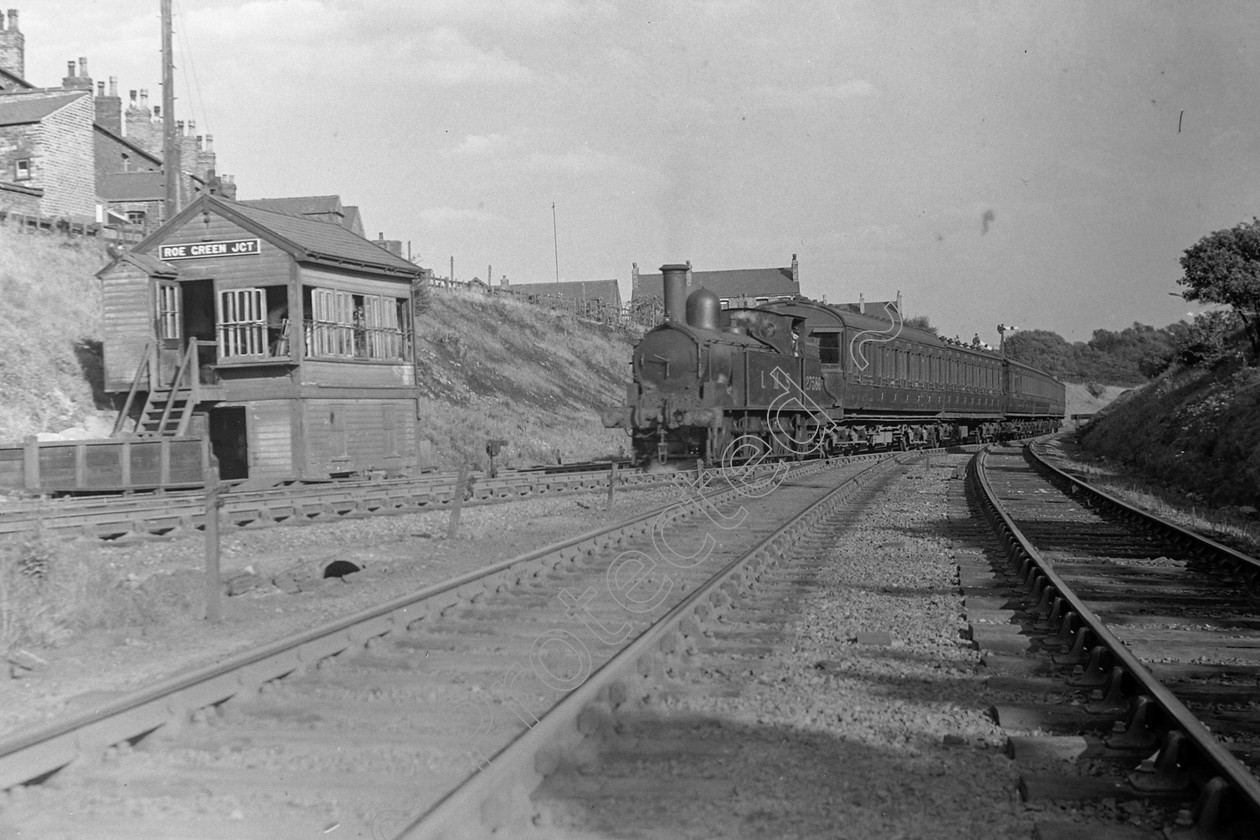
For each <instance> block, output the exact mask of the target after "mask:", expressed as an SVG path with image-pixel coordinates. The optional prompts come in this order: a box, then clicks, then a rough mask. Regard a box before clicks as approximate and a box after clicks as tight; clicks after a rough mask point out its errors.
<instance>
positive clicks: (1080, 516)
mask: <svg viewBox="0 0 1260 840" xmlns="http://www.w3.org/2000/svg"><path fill="white" fill-rule="evenodd" d="M1052 462H1053V457H1051V455H1049V454H1047V450H1046V448H1045V447H1044V446H1034V447H1031V448H1029V449H1028V450H1027V451H1025V450H1021V449H1017V448H1014V447H998V448H994V449H992V450H991V451H989V452H986V453H984V454H982V455H981V456H979V457H978V459H977V461H976V463H975V467H976V468H975V470H974V472H973V473H972V476H971V479H972V481H973V485H972V489H973V490H974V493H975V500H976V504H978V505H979V507H980V508H981V509H982V511H983V513H984V515H985V516H986V517H987V518H988V520H989V522H990V523H991V524H992V525H993V527H995V528H996V529H997V532H998V533H999V535H1000V540H1001V542H1002V544H1003V546H1004V553H1006V554H1007V555H1008V558H1009V559H1008V560H1007V561H1006V562H1004V563H999V564H997V565H993V564H991V563H990V561H989V560H987V559H985V557H984V556H982V555H980V554H977V555H976V556H975V558H974V559H973V560H971V561H967V562H964V563H962V564H961V577H962V586H963V590H964V594H965V597H966V603H967V611H968V619H969V621H970V624H971V633H972V638H973V640H974V641H975V643H976V644H977V645H978V646H979V647H980V648H981V649H983V650H984V651H985V658H986V664H987V665H988V666H989V667H990V668H991V669H993V670H994V671H995V673H997V674H998V676H996V677H995V678H993V679H991V680H990V685H991V688H992V689H993V691H994V692H995V696H996V698H997V699H996V702H995V704H994V708H993V714H994V716H995V718H996V719H997V721H998V723H999V724H1000V725H1001V726H1003V727H1004V728H1006V729H1008V730H1010V731H1011V732H1012V733H1015V734H1013V735H1012V737H1011V742H1010V745H1011V747H1010V748H1011V753H1012V755H1013V757H1014V758H1015V760H1016V762H1017V763H1018V764H1019V765H1020V770H1021V786H1020V792H1021V794H1022V796H1023V797H1024V799H1025V800H1027V801H1029V802H1035V803H1047V802H1053V803H1064V802H1075V803H1095V804H1097V803H1110V804H1111V805H1112V806H1114V805H1115V803H1117V802H1122V803H1126V805H1125V807H1126V808H1129V809H1130V812H1135V810H1136V809H1146V812H1147V813H1148V814H1154V816H1155V821H1156V822H1157V823H1160V822H1162V823H1163V824H1164V825H1165V834H1166V836H1168V837H1181V836H1184V837H1238V838H1243V837H1256V836H1258V833H1257V832H1258V831H1260V829H1258V828H1257V826H1260V782H1258V781H1257V777H1256V775H1255V772H1256V770H1257V768H1258V767H1260V703H1258V702H1257V700H1258V697H1260V695H1258V694H1257V683H1258V678H1260V616H1258V615H1257V603H1258V601H1257V598H1256V595H1257V582H1258V581H1260V563H1257V561H1256V560H1255V559H1253V558H1251V557H1248V556H1245V555H1243V554H1241V553H1239V552H1237V551H1234V550H1232V549H1230V548H1227V547H1225V546H1223V545H1220V544H1218V543H1215V542H1213V541H1211V540H1210V539H1207V538H1204V537H1201V536H1198V535H1195V534H1193V533H1190V532H1188V531H1185V530H1183V529H1181V528H1180V527H1178V526H1176V525H1174V524H1172V523H1169V522H1166V521H1164V520H1162V519H1159V518H1158V517H1155V516H1152V515H1150V514H1145V513H1142V512H1140V511H1137V510H1135V509H1133V508H1130V507H1128V506H1127V505H1124V504H1123V503H1121V502H1120V501H1119V500H1117V499H1115V498H1113V497H1110V496H1108V495H1107V494H1105V493H1101V492H1099V491H1096V490H1093V489H1092V488H1089V487H1088V486H1087V485H1085V484H1083V483H1082V482H1081V481H1079V480H1078V479H1076V478H1073V477H1071V476H1069V475H1068V474H1066V473H1065V472H1064V471H1063V470H1061V469H1058V468H1057V467H1055V466H1054V465H1053V463H1052ZM976 539H977V540H979V539H981V536H980V535H979V534H978V533H977V534H976ZM1039 807H1044V806H1039ZM1113 828H1114V827H1113ZM1080 830H1081V826H1080V825H1079V824H1063V823H1057V822H1055V821H1054V820H1047V821H1046V822H1044V823H1042V824H1040V825H1038V828H1037V836H1038V837H1039V838H1041V840H1055V839H1056V838H1067V837H1076V836H1081V835H1080V834H1079V832H1080ZM1100 836H1110V835H1100ZM1116 836H1120V835H1116ZM1123 836H1125V837H1146V836H1159V835H1153V834H1140V833H1136V832H1135V833H1132V834H1124V835H1123Z"/></svg>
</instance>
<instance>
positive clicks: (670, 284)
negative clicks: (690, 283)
mask: <svg viewBox="0 0 1260 840" xmlns="http://www.w3.org/2000/svg"><path fill="white" fill-rule="evenodd" d="M690 270H691V266H689V265H663V266H661V276H662V277H663V278H664V281H665V321H666V323H683V322H684V317H685V315H686V312H685V311H684V310H685V309H686V306H687V272H688V271H690Z"/></svg>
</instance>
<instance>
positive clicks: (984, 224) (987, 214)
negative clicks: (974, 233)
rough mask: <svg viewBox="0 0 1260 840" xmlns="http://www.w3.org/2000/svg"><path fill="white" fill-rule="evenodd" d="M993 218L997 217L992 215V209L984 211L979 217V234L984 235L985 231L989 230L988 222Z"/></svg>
mask: <svg viewBox="0 0 1260 840" xmlns="http://www.w3.org/2000/svg"><path fill="white" fill-rule="evenodd" d="M995 218H997V217H996V216H994V215H993V211H992V210H985V211H984V215H982V216H981V217H980V235H981V236H984V235H985V234H986V233H988V232H989V222H992V221H993V220H994V219H995Z"/></svg>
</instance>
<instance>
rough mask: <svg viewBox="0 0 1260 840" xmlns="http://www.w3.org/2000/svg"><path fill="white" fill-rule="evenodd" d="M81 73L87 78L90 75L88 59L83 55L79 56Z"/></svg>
mask: <svg viewBox="0 0 1260 840" xmlns="http://www.w3.org/2000/svg"><path fill="white" fill-rule="evenodd" d="M79 75H80V76H82V77H83V78H85V79H86V78H87V77H88V71H87V59H86V58H84V57H82V56H80V57H79Z"/></svg>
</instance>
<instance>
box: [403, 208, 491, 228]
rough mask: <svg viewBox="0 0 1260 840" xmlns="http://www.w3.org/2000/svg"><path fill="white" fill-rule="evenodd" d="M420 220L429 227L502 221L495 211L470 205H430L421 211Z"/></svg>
mask: <svg viewBox="0 0 1260 840" xmlns="http://www.w3.org/2000/svg"><path fill="white" fill-rule="evenodd" d="M418 215H419V217H420V221H421V222H423V223H424V224H425V225H427V226H429V227H442V226H445V225H466V224H490V223H493V222H497V221H500V219H499V217H498V216H496V215H495V214H494V213H487V212H486V211H484V210H478V209H473V208H470V207H428V208H425V209H424V210H421V211H420V212H419V214H418Z"/></svg>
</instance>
